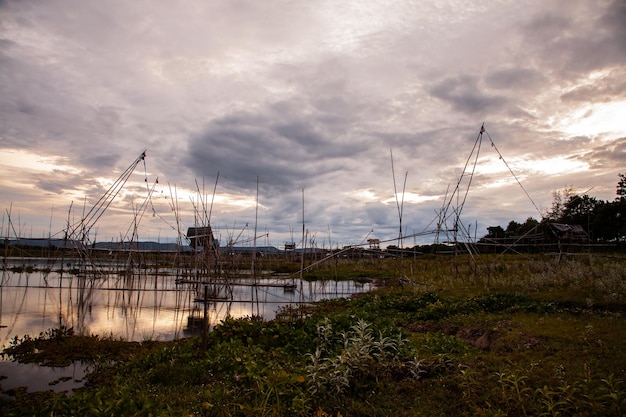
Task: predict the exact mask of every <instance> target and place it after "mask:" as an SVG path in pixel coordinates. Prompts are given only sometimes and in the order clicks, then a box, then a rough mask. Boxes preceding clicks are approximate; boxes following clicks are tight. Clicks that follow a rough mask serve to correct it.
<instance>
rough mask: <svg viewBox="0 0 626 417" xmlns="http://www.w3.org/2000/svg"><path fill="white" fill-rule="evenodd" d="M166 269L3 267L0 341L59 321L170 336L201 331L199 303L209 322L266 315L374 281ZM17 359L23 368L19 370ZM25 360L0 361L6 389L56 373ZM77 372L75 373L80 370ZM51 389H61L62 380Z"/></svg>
mask: <svg viewBox="0 0 626 417" xmlns="http://www.w3.org/2000/svg"><path fill="white" fill-rule="evenodd" d="M37 262H38V261H37V260H29V265H30V266H33V265H36V266H35V268H36V269H37V268H39V267H40V266H41V265H40V263H41V262H42V261H41V260H40V261H39V264H38V263H37ZM29 265H26V266H29ZM26 270H28V269H26ZM170 272H172V271H167V270H163V269H161V270H159V271H158V274H157V273H156V272H155V271H151V270H146V271H142V272H141V273H136V274H108V275H105V276H102V277H94V276H91V277H89V276H82V277H81V276H77V275H75V274H69V273H67V272H65V273H63V274H62V273H59V272H49V273H45V272H41V271H37V270H35V271H32V272H13V271H3V272H2V281H1V285H0V345H2V346H8V345H9V343H10V342H11V341H12V340H13V339H14V338H15V337H16V336H17V337H18V338H22V337H23V336H24V335H30V336H32V337H36V336H38V335H39V334H40V333H42V332H45V331H47V330H49V329H51V328H59V327H60V326H65V327H67V328H73V329H74V333H76V334H87V335H98V336H101V337H109V336H110V337H114V338H121V339H124V340H127V341H139V342H140V341H146V340H159V341H166V340H173V339H179V338H183V337H188V336H190V335H192V334H198V333H199V332H200V331H201V327H200V326H201V323H202V318H203V316H204V310H205V305H206V312H207V318H208V322H209V326H210V327H212V326H214V325H215V324H218V323H219V322H220V321H221V320H223V319H224V318H225V317H227V316H230V317H233V318H241V317H250V316H253V315H256V316H261V317H263V318H264V319H265V320H271V319H273V318H275V316H276V313H277V311H278V310H279V309H280V308H281V307H284V306H287V305H297V304H306V303H313V302H316V301H320V300H322V299H332V298H338V297H349V296H351V295H352V294H356V293H362V292H367V291H369V290H371V289H373V288H374V283H373V282H370V281H365V282H357V281H305V280H300V279H293V278H289V277H286V276H271V275H266V274H263V275H261V277H260V278H254V277H252V276H251V275H249V276H247V277H246V276H245V274H240V275H243V276H239V277H238V278H229V279H228V280H224V279H208V278H205V279H203V280H202V281H201V282H197V281H194V280H188V279H180V278H179V277H178V276H176V275H175V274H173V273H170ZM205 300H206V303H205ZM16 366H17V367H18V368H21V369H20V370H19V371H18V370H17V368H16ZM27 368H28V369H26V368H23V367H22V365H19V366H18V365H16V364H15V365H14V364H10V363H8V362H5V363H2V361H0V374H3V375H5V376H7V374H9V375H8V376H9V379H8V380H5V381H2V382H1V384H2V387H3V388H4V389H5V390H6V389H8V388H9V387H10V386H12V385H13V384H15V383H16V381H15V380H14V378H15V377H17V376H18V375H19V374H24V373H26V374H28V375H41V372H43V373H45V374H46V375H48V378H53V379H54V378H58V376H55V375H57V374H58V372H56V371H55V370H54V369H47V370H41V371H38V370H37V369H36V368H37V367H33V366H32V365H28V366H27ZM63 371H64V372H68V371H67V370H63ZM38 372H39V373H38ZM70 372H71V373H72V374H75V373H76V371H75V370H70ZM11 374H12V375H13V377H12V376H11ZM36 379H37V378H35V377H32V378H30V380H31V381H34V380H36ZM44 379H45V378H44ZM76 379H77V380H79V381H80V377H77V378H76ZM47 383H48V382H45V384H47ZM29 387H31V386H30V385H29ZM31 389H32V387H31ZM35 389H50V388H35ZM57 389H63V388H62V385H60V386H59V387H58V388H57Z"/></svg>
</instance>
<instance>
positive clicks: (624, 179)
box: [615, 174, 626, 202]
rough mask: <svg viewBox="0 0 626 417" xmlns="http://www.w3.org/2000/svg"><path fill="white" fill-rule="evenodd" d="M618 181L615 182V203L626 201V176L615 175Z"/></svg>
mask: <svg viewBox="0 0 626 417" xmlns="http://www.w3.org/2000/svg"><path fill="white" fill-rule="evenodd" d="M617 176H618V177H619V181H618V182H617V197H616V198H615V201H621V202H623V201H626V175H624V174H617Z"/></svg>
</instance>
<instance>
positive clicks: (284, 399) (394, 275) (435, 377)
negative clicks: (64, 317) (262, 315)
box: [0, 255, 626, 416]
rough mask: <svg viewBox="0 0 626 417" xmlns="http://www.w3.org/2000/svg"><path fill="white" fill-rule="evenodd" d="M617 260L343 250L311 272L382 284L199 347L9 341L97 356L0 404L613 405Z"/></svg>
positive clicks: (620, 379) (55, 335) (76, 409)
mask: <svg viewBox="0 0 626 417" xmlns="http://www.w3.org/2000/svg"><path fill="white" fill-rule="evenodd" d="M368 268H369V269H370V270H369V273H368ZM625 271H626V263H625V262H624V261H623V260H622V259H620V258H609V257H606V258H600V257H592V258H590V257H579V258H570V259H561V260H560V261H559V260H558V259H557V258H555V257H547V256H537V257H535V258H528V257H523V256H513V255H508V256H491V255H490V256H487V255H483V256H480V257H477V258H475V259H472V258H469V257H456V258H436V257H421V258H417V259H410V260H408V259H397V260H389V259H381V260H360V261H350V260H343V259H342V260H338V261H337V262H336V263H334V265H325V264H321V265H320V266H319V267H316V268H314V270H312V271H310V274H311V275H310V276H317V277H325V276H333V277H338V276H350V275H351V274H352V275H354V276H363V277H376V278H379V279H384V281H385V282H386V285H385V286H384V287H383V288H380V289H379V290H376V291H373V292H371V293H368V294H363V295H360V296H358V297H354V298H351V299H340V300H332V301H324V302H320V303H318V304H317V305H315V307H313V308H310V307H308V308H307V309H306V310H305V311H304V313H305V314H300V315H298V314H292V315H288V314H285V315H282V316H280V317H281V319H280V320H275V321H272V322H263V321H260V320H258V319H256V318H249V319H238V320H234V319H227V320H225V321H224V322H223V323H222V324H221V325H220V326H217V327H216V329H215V331H213V332H212V333H211V334H210V335H209V338H208V344H207V348H206V349H204V347H203V344H202V341H201V340H200V339H198V338H190V339H184V340H179V341H175V342H169V343H158V342H146V343H135V344H132V343H125V342H121V341H114V340H110V339H102V338H97V337H85V336H77V335H72V334H70V332H68V331H67V330H57V331H51V332H49V333H47V334H42V335H40V336H39V337H36V338H24V339H16V340H15V341H14V343H12V344H11V345H10V346H8V347H5V349H4V354H5V355H8V356H9V357H12V358H15V359H19V360H21V361H29V360H31V361H33V360H34V361H37V362H42V363H46V361H51V362H61V363H62V362H63V361H70V360H83V361H84V360H94V361H97V363H99V366H97V367H96V369H97V371H95V372H93V373H92V374H90V375H89V377H88V383H87V385H86V387H85V388H83V389H81V390H79V391H77V392H74V393H73V394H72V395H65V394H54V393H52V392H40V393H32V394H28V393H26V392H24V391H19V390H18V391H17V392H15V393H12V394H13V396H12V397H8V398H7V397H4V398H2V399H0V414H1V415H5V416H22V415H34V416H37V415H42V416H43V415H47V416H50V415H59V416H60V415H81V416H90V415H94V416H96V415H138V416H149V415H152V416H165V415H176V416H178V415H205V416H247V415H260V416H264V415H267V416H269V415H276V416H338V415H342V416H389V415H394V416H415V415H418V416H450V415H455V416H504V415H507V416H566V415H579V416H600V415H601V416H622V415H624V413H626V382H625V381H626V355H624V354H623V352H626V325H625V322H624V316H623V312H624V308H625V307H626V304H625V300H626V298H625V295H626V290H625V284H624V278H625V275H626V274H625ZM290 317H291V318H290ZM104 352H109V353H107V354H105V353H104ZM50 358H53V359H54V360H53V361H52V359H50ZM89 358H91V359H89Z"/></svg>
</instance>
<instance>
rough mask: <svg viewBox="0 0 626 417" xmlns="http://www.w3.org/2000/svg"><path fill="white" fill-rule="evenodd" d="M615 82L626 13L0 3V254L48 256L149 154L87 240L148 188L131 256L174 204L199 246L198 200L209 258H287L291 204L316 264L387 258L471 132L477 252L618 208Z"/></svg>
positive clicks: (600, 6) (317, 4) (170, 233)
mask: <svg viewBox="0 0 626 417" xmlns="http://www.w3.org/2000/svg"><path fill="white" fill-rule="evenodd" d="M625 64H626V2H625V1H623V0H614V1H603V0H598V1H589V0H554V1H553V0H514V1H503V0H480V1H471V0H463V1H460V0H442V1H427V0H424V1H387V0H385V1H369V0H354V1H353V0H342V1H324V0H319V1H318V0H313V1H311V0H306V1H303V0H293V1H286V0H268V1H245V0H171V1H147V0H137V1H126V0H109V1H92V0H0V208H1V209H2V219H3V221H2V234H3V236H6V235H9V237H14V235H15V234H20V235H22V236H25V237H43V236H45V237H47V236H48V234H49V233H50V232H51V234H52V235H55V233H57V232H60V231H61V230H62V229H63V228H64V227H65V224H66V223H67V221H68V217H69V218H70V219H72V221H76V220H77V219H80V218H81V216H82V213H83V207H85V208H86V209H89V207H91V206H92V205H93V204H94V203H95V201H96V200H98V199H99V198H100V197H101V196H102V195H103V193H104V192H105V191H106V189H107V188H108V187H109V186H110V184H112V183H113V182H114V181H115V180H116V179H117V178H118V177H119V176H120V175H121V174H122V172H123V171H124V170H125V169H126V168H127V167H128V166H129V165H131V163H132V162H133V161H134V160H135V159H136V158H137V157H138V156H139V155H140V154H141V153H142V152H143V151H144V150H145V151H146V158H145V165H144V162H143V161H142V162H141V163H140V164H139V165H138V166H137V168H136V170H135V171H134V174H133V175H132V176H131V178H130V179H129V181H128V182H127V183H126V186H125V187H124V189H123V190H122V191H121V192H120V194H119V195H118V196H117V198H116V199H115V201H114V202H113V203H112V204H111V206H110V207H109V209H108V210H107V212H106V213H105V214H104V215H103V216H102V218H100V219H99V221H98V222H97V224H95V225H94V227H93V229H92V231H93V232H94V233H96V232H97V239H98V240H110V239H119V238H120V236H124V235H125V234H126V232H127V230H128V229H129V227H130V226H131V224H132V221H131V219H132V214H133V212H137V211H139V210H140V208H141V207H142V205H143V204H144V202H145V201H146V198H147V195H148V190H149V189H152V187H154V192H153V194H152V197H151V199H150V201H149V203H148V204H147V205H146V211H145V215H144V216H143V217H141V222H140V226H139V238H140V239H141V240H156V239H160V240H161V241H165V240H173V239H175V237H176V235H177V229H178V227H179V226H177V223H176V219H175V216H174V211H173V210H172V205H173V203H176V207H177V210H178V213H179V221H180V228H181V229H183V230H186V228H187V227H188V226H192V225H193V224H194V221H195V220H194V210H193V204H195V205H196V207H197V206H198V205H199V202H198V198H199V197H198V190H200V191H201V192H202V193H203V194H204V195H205V199H206V201H207V202H209V203H210V202H211V201H213V207H212V211H211V224H212V225H213V227H214V229H215V230H216V234H217V236H218V237H219V238H220V240H221V241H222V244H225V243H226V241H227V240H229V239H233V240H235V239H237V238H238V240H239V241H240V242H242V241H244V240H248V241H249V240H250V238H251V237H253V236H254V226H255V224H256V227H257V236H260V235H263V236H264V237H263V238H262V239H260V240H259V241H258V244H259V245H266V244H270V245H274V246H277V247H282V245H283V243H284V242H285V241H288V240H291V239H292V236H293V240H294V241H296V242H299V241H300V239H301V235H302V221H303V218H302V210H303V199H304V223H305V227H306V230H307V236H308V240H309V241H314V242H315V244H316V245H318V246H322V245H324V246H326V247H328V245H329V241H330V242H331V243H332V245H333V246H337V245H340V246H341V245H346V244H360V243H362V242H364V241H365V239H367V238H371V237H376V238H379V239H381V240H383V241H387V240H392V239H394V238H396V237H397V236H398V234H399V214H398V206H397V203H396V201H397V200H396V195H394V191H395V192H397V198H398V201H399V200H401V199H402V198H403V199H404V206H403V218H402V225H403V232H402V233H403V234H404V235H410V234H414V233H419V234H421V233H422V232H424V231H428V230H431V229H432V228H433V225H434V224H435V225H436V221H435V223H433V221H434V220H435V219H437V217H438V213H439V212H440V210H441V208H442V206H443V205H444V202H445V198H446V195H448V196H449V195H450V192H451V190H453V189H454V187H455V185H456V184H457V182H458V181H459V178H460V175H461V173H462V170H463V167H464V166H465V163H466V161H467V160H468V158H469V157H470V155H471V152H472V149H473V147H474V144H475V142H476V139H477V138H478V134H479V132H480V129H481V126H482V124H483V123H484V125H485V129H486V134H484V135H483V141H482V146H481V149H480V154H479V156H480V158H479V160H478V163H477V166H476V168H475V173H474V177H473V180H472V183H471V188H470V189H469V192H468V194H467V200H466V202H465V205H464V206H463V211H462V215H461V219H462V221H463V223H464V224H466V225H471V226H470V231H471V234H472V235H474V233H476V234H477V236H478V237H480V236H482V235H484V234H486V233H487V230H486V228H487V227H488V226H495V225H502V226H504V227H506V225H507V224H508V222H509V221H510V220H516V221H518V222H523V221H525V220H526V218H527V217H529V216H532V217H535V218H537V219H539V218H540V217H541V215H542V213H545V211H546V210H548V209H549V208H550V206H551V203H552V200H553V192H554V191H556V190H563V189H564V188H566V187H571V188H573V189H574V190H575V191H576V192H580V193H583V192H585V191H588V193H589V195H592V196H595V197H597V198H599V199H604V200H613V199H614V198H615V187H616V184H617V181H618V174H619V173H624V172H626V163H625V162H626V65H625ZM489 138H491V139H492V140H493V142H494V144H495V147H493V146H491V142H490V141H489ZM497 151H499V152H500V153H499V154H498V152H497ZM391 155H393V170H392V157H391ZM500 156H502V159H500ZM472 162H473V160H472ZM509 168H510V169H509ZM469 169H473V168H472V166H471V165H470V167H469ZM511 171H512V172H511ZM218 173H219V179H218ZM513 174H514V175H513ZM394 177H395V184H396V185H395V187H394ZM157 178H158V184H156V183H155V182H156V179H157ZM146 179H147V181H146ZM405 181H406V183H405ZM518 181H519V183H521V185H522V186H523V189H522V187H520V184H519V183H518ZM257 183H258V206H257ZM405 184H406V185H405ZM214 187H215V190H216V191H215V195H213V189H214ZM403 190H404V192H402V191H403ZM529 196H530V198H529ZM461 198H463V195H461ZM192 202H193V204H192ZM70 205H72V212H71V213H69V214H68V212H69V209H70ZM257 211H258V214H255V213H256V212H257ZM9 217H10V220H11V223H12V228H9V226H8V223H9ZM246 225H247V226H246ZM57 236H58V235H57ZM433 239H434V237H433V236H432V235H426V236H422V237H420V238H419V239H418V238H411V239H408V240H407V241H405V242H404V245H409V246H412V245H413V244H414V243H428V241H432V240H433ZM392 243H394V244H395V243H396V242H392Z"/></svg>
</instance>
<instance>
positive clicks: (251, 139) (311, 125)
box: [184, 103, 365, 192]
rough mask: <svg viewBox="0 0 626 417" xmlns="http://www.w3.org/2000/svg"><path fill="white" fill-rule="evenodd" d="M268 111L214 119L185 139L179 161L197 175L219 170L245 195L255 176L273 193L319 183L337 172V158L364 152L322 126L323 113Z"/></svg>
mask: <svg viewBox="0 0 626 417" xmlns="http://www.w3.org/2000/svg"><path fill="white" fill-rule="evenodd" d="M284 106H285V104H284V103H282V104H281V105H280V106H277V108H278V109H282V108H283V107H284ZM274 110H275V109H272V108H268V109H267V110H266V113H265V114H263V113H260V112H257V113H252V112H239V113H236V114H231V115H228V116H226V117H223V118H220V119H216V120H214V121H213V122H212V123H210V124H209V126H208V127H207V128H205V129H204V130H203V132H201V133H199V134H197V135H195V136H194V137H192V138H191V140H190V141H189V144H188V148H187V156H186V158H185V159H184V162H185V163H186V164H187V165H188V166H189V167H190V168H191V169H192V171H193V172H194V173H195V174H196V175H198V176H202V175H214V174H215V173H216V172H219V173H220V177H221V178H223V181H224V183H225V184H226V185H227V186H229V187H233V188H234V189H241V190H248V191H249V190H251V189H252V188H253V185H254V184H255V181H256V180H255V179H256V178H257V177H259V176H260V177H262V182H263V184H264V185H265V186H266V187H270V188H275V189H276V191H277V192H278V191H285V190H293V189H297V188H298V186H303V185H306V184H311V183H314V182H315V181H319V180H320V178H322V177H323V176H324V175H325V174H326V173H328V172H332V171H335V170H338V169H341V168H342V166H343V163H342V161H341V158H350V157H356V155H358V154H359V153H360V152H361V151H362V150H364V146H365V145H364V144H359V142H358V141H352V142H350V143H345V142H342V140H341V135H342V132H341V131H340V130H341V129H336V128H334V127H333V126H332V124H331V125H329V124H327V123H324V122H323V120H324V118H325V117H326V114H313V115H309V116H308V117H303V116H302V114H300V110H299V109H298V108H290V109H289V111H288V114H287V113H279V114H278V113H274ZM335 124H338V123H335ZM338 130H339V131H338Z"/></svg>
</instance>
